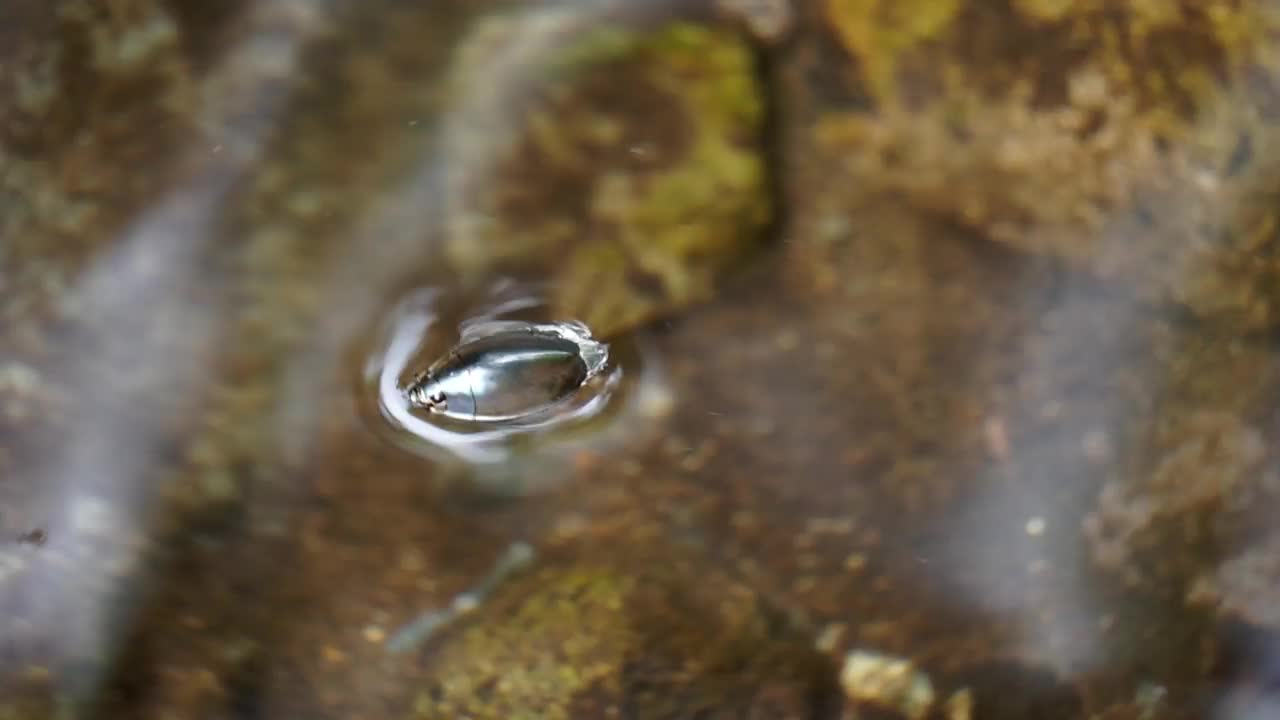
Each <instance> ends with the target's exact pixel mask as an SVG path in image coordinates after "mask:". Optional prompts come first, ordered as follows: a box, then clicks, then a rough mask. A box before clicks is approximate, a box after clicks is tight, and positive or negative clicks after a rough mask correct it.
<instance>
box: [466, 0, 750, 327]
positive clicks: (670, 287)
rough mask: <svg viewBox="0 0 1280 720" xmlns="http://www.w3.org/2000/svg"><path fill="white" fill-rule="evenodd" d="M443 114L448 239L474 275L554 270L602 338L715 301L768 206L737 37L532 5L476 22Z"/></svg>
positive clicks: (560, 304)
mask: <svg viewBox="0 0 1280 720" xmlns="http://www.w3.org/2000/svg"><path fill="white" fill-rule="evenodd" d="M455 87H456V91H457V92H458V93H459V96H458V97H459V102H458V103H457V105H456V107H455V109H454V111H453V112H452V114H451V115H450V117H449V118H448V119H447V121H446V123H445V128H446V129H445V134H444V142H445V148H446V149H445V153H446V167H447V170H446V172H447V174H448V179H447V181H446V183H445V185H446V187H445V196H446V201H445V202H446V208H445V214H446V218H445V225H446V227H445V233H446V246H447V255H448V258H449V261H450V263H451V264H452V265H453V266H454V267H455V268H456V269H457V270H458V271H460V272H461V273H462V274H463V275H464V276H466V277H477V276H484V275H486V274H488V273H491V272H493V271H495V270H498V269H515V270H518V271H520V272H525V273H528V272H535V273H538V274H540V275H542V276H544V277H547V278H549V281H550V283H549V284H550V285H551V287H552V288H553V290H552V295H553V296H552V305H553V310H554V311H555V315H556V316H558V317H575V318H578V319H581V320H583V321H584V322H586V323H587V324H588V325H589V326H590V327H591V328H592V329H593V330H594V331H595V332H596V334H597V335H599V336H601V337H608V336H610V335H612V334H615V333H617V332H619V331H620V330H623V329H626V328H629V327H632V326H634V325H636V324H638V323H642V322H645V321H648V320H651V319H653V318H655V317H657V316H659V315H661V314H664V313H670V312H671V311H673V310H676V309H679V308H681V307H685V306H688V305H690V304H691V303H695V302H699V301H702V300H706V299H708V298H709V297H710V296H711V294H712V293H713V291H714V288H715V285H716V281H717V279H718V277H719V276H720V275H721V274H722V273H723V271H724V270H725V268H726V267H727V266H729V265H731V264H732V263H733V262H734V261H736V260H739V259H740V258H742V257H743V256H744V255H746V254H748V253H749V251H750V250H751V249H752V248H754V247H755V246H756V245H757V244H758V243H759V241H760V240H761V239H762V234H763V232H764V229H765V227H766V225H767V224H768V222H769V221H770V218H771V217H772V208H771V202H770V200H771V199H770V197H769V194H768V189H767V180H766V166H765V165H766V164H765V160H764V157H763V144H764V137H763V128H764V121H765V111H764V105H765V100H764V93H763V90H762V88H761V87H760V84H759V83H758V81H757V69H756V58H755V56H754V54H753V52H752V50H751V48H750V46H749V45H748V44H747V42H746V41H745V39H744V38H743V37H740V36H739V35H738V34H737V33H735V32H732V31H729V30H725V29H719V28H717V27H714V26H711V25H703V24H698V23H695V22H692V21H688V20H681V19H668V20H662V21H652V20H650V21H647V22H645V23H643V24H642V23H639V22H633V23H630V24H625V23H623V22H622V21H621V20H619V19H617V18H611V17H604V18H602V17H600V16H599V15H598V14H596V13H590V12H588V13H585V14H584V13H580V12H579V11H578V10H577V9H573V10H541V11H536V12H530V13H524V14H519V15H515V16H510V17H499V18H496V19H491V20H488V21H486V22H485V23H482V24H481V26H480V27H479V28H478V29H477V31H476V32H475V33H474V34H473V35H472V36H471V37H470V38H469V39H468V40H467V41H466V42H465V43H464V46H463V47H462V48H461V50H460V53H459V55H458V56H457V68H456V75H455Z"/></svg>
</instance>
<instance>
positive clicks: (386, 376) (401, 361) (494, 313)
mask: <svg viewBox="0 0 1280 720" xmlns="http://www.w3.org/2000/svg"><path fill="white" fill-rule="evenodd" d="M449 300H450V298H449V297H448V296H447V294H446V293H445V292H444V291H443V290H441V289H437V288H428V289H422V290H418V291H416V292H414V293H412V294H411V295H410V296H409V297H408V298H406V299H405V300H403V301H402V302H401V303H400V304H399V305H398V306H397V307H396V308H394V310H393V311H392V312H391V313H390V314H389V316H388V320H387V327H386V330H385V337H386V340H385V347H383V348H380V349H379V350H378V351H377V352H376V353H375V354H374V355H373V356H372V357H371V358H370V359H369V361H368V362H367V364H366V368H365V376H366V382H368V383H370V385H371V388H372V389H373V390H374V394H375V397H376V401H377V409H378V411H379V413H380V415H381V417H382V419H383V420H385V424H386V425H388V426H389V428H390V430H391V431H392V432H390V433H386V432H384V433H383V434H384V435H388V436H389V437H390V438H391V439H392V440H393V441H394V442H396V443H397V444H398V445H400V446H401V447H405V448H408V449H411V450H413V451H414V452H417V453H421V454H422V455H423V456H424V457H428V458H433V459H435V460H437V461H442V462H450V461H453V462H457V461H462V462H464V463H466V464H467V465H470V466H472V467H471V471H473V472H478V473H479V474H480V476H481V477H485V478H489V479H490V481H492V479H493V478H495V477H499V478H502V480H501V481H499V482H498V483H497V485H498V486H500V487H502V488H504V492H512V491H515V492H518V493H524V492H528V491H531V490H533V489H534V488H542V487H546V486H548V485H550V484H552V483H553V481H554V480H555V479H556V477H557V476H560V475H562V474H563V470H554V469H551V468H554V467H560V468H563V467H564V466H565V465H566V464H567V463H569V462H570V461H571V460H572V458H573V457H574V456H575V455H577V454H580V453H583V452H588V451H589V452H591V453H600V452H604V451H607V449H608V448H610V447H616V446H618V444H619V443H626V444H628V445H629V446H631V447H636V446H637V445H638V444H640V443H643V442H645V438H646V436H647V435H648V433H647V432H646V428H647V427H652V425H653V422H652V418H653V416H654V415H655V414H658V413H660V412H661V411H662V410H665V409H666V408H667V407H668V406H669V401H668V400H667V399H666V398H667V390H666V389H665V386H664V384H663V382H662V379H661V374H660V372H659V367H660V365H659V363H658V361H657V359H656V358H655V357H653V354H652V352H651V351H648V350H646V349H645V348H646V344H645V342H643V340H642V339H636V338H623V339H620V340H619V341H616V342H615V343H614V346H615V347H617V348H618V352H617V353H616V354H615V355H614V359H613V361H612V362H610V355H609V352H608V351H607V349H606V346H604V345H603V344H600V343H597V342H596V341H595V340H593V339H592V338H591V337H590V335H589V333H587V332H585V331H586V328H585V326H581V325H580V324H575V323H564V324H560V325H554V324H553V325H546V324H537V323H533V324H531V323H528V322H525V321H518V320H512V319H510V318H512V317H521V316H524V317H530V316H535V317H536V314H537V313H539V312H544V311H545V303H544V301H543V300H542V299H540V298H539V296H538V295H537V294H536V293H535V292H534V291H532V290H530V289H528V288H521V287H520V286H518V285H514V284H511V283H509V282H499V283H497V284H495V286H494V287H493V288H492V289H491V291H490V299H489V300H488V301H483V302H475V301H473V302H471V303H470V304H468V303H463V305H464V309H463V310H462V311H460V312H459V313H458V314H461V315H462V316H463V318H464V319H463V320H462V321H460V322H459V323H458V324H457V327H458V330H457V331H456V332H455V333H445V337H450V338H453V339H454V341H457V342H460V343H461V344H462V345H463V346H465V345H466V344H467V343H469V342H473V341H476V340H480V339H483V338H492V337H494V336H495V335H494V334H495V333H508V332H516V333H521V332H526V331H527V330H528V329H529V328H530V327H536V328H551V329H552V330H551V331H553V332H555V333H557V335H556V337H558V338H560V339H562V340H563V341H564V342H567V343H569V345H570V346H572V347H573V348H574V351H575V352H578V353H580V354H581V358H582V363H583V366H582V373H581V381H582V382H580V383H578V384H577V386H576V387H575V388H573V391H572V392H567V393H564V394H563V397H558V398H556V402H554V403H551V404H549V405H548V406H545V407H539V408H537V409H536V411H533V412H528V413H522V414H519V415H518V416H501V417H496V418H493V417H489V418H482V419H483V420H488V422H476V418H475V417H474V410H473V409H472V408H474V407H478V406H479V403H478V402H476V401H475V400H472V399H471V398H472V397H473V393H474V394H475V395H474V397H478V396H479V395H480V394H481V393H482V392H483V391H484V388H483V387H481V388H477V383H479V384H483V383H484V381H485V380H486V378H487V374H488V373H491V372H506V370H507V369H506V368H504V367H502V364H501V363H497V364H495V365H493V366H492V367H489V368H482V370H483V371H484V372H480V373H477V372H476V371H475V370H472V371H471V372H470V373H468V375H467V376H466V377H465V378H463V379H465V382H466V387H465V388H461V387H460V386H459V388H454V387H453V386H452V385H451V384H449V383H450V382H462V379H458V378H457V377H456V376H454V377H453V378H452V379H449V378H445V380H446V381H445V382H426V383H424V376H423V373H422V372H421V371H417V370H416V369H417V368H419V367H421V363H420V359H421V358H422V357H424V356H425V357H433V356H438V355H439V354H440V352H441V349H442V347H443V348H448V347H449V345H448V344H445V343H442V342H441V341H440V335H441V329H442V328H441V323H442V315H443V314H444V313H445V312H446V308H447V307H448V306H449V305H450V302H449ZM454 304H455V305H456V302H455V303H454ZM446 342H449V341H446ZM449 352H452V351H449ZM450 358H452V356H451V355H449V354H448V353H446V357H445V361H449V360H450ZM506 359H507V360H512V359H514V358H512V357H508V358H506ZM520 359H522V360H524V359H527V358H523V357H521V358H520ZM415 361H418V362H415ZM432 367H433V368H435V369H437V370H439V369H440V367H441V366H440V365H439V363H438V362H437V363H435V364H433V365H432ZM406 379H408V382H406ZM508 380H509V379H508V378H506V377H503V378H499V382H498V383H497V384H498V385H500V386H503V387H505V386H507V385H509V384H510V383H509V382H508ZM406 388H407V389H406ZM455 390H458V391H459V396H458V398H456V399H451V400H450V403H452V405H451V410H453V412H437V411H435V410H434V409H433V408H432V406H431V403H430V401H429V396H430V395H433V394H435V393H438V392H443V393H448V394H450V395H452V394H453V393H454V392H455ZM423 392H425V396H423V398H422V399H420V398H419V394H420V393H423ZM522 392H523V390H522ZM462 396H465V397H466V398H467V399H469V400H470V402H471V403H474V404H473V405H466V406H464V405H463V404H462V403H461V398H462ZM423 400H426V402H424V401H423ZM459 408H461V409H459ZM646 417H648V418H649V420H646ZM493 420H501V421H502V422H493ZM380 429H381V426H380ZM517 466H518V467H519V475H520V477H519V479H518V480H517V479H513V478H512V476H511V473H512V472H514V471H515V470H516V469H517ZM495 473H497V475H495Z"/></svg>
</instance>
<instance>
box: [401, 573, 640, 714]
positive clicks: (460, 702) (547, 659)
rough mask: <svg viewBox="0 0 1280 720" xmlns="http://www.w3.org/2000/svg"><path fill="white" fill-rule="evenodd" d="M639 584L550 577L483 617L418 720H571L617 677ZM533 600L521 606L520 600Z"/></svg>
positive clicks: (447, 655)
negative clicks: (591, 691) (583, 695)
mask: <svg viewBox="0 0 1280 720" xmlns="http://www.w3.org/2000/svg"><path fill="white" fill-rule="evenodd" d="M632 585H633V581H632V580H630V579H627V578H624V577H620V576H618V575H615V574H613V573H612V572H610V571H608V570H604V569H597V568H591V567H574V568H569V569H563V570H552V571H544V572H542V573H538V574H535V575H533V576H530V577H529V578H528V580H526V581H524V582H521V583H519V584H518V585H513V586H511V588H510V591H509V592H507V593H505V594H504V596H503V597H502V598H501V599H499V601H498V604H495V605H494V606H491V607H486V608H483V609H481V611H479V613H477V614H476V615H475V616H472V617H473V620H469V621H468V622H469V623H470V627H468V629H466V630H465V631H464V633H463V636H462V637H461V638H459V639H457V640H456V641H455V642H452V643H450V644H448V645H447V646H446V648H445V652H443V653H442V655H441V656H440V657H439V659H438V661H437V663H436V665H435V667H437V668H438V673H437V674H436V678H435V683H434V687H433V688H431V689H429V690H425V691H423V692H422V693H421V694H420V695H419V696H418V699H417V701H416V703H415V706H414V717H416V718H423V719H435V718H440V719H442V720H443V719H446V718H447V719H450V720H452V719H453V718H459V717H470V718H473V720H488V719H492V720H522V719H524V718H529V719H530V720H535V719H540V718H545V719H546V720H562V719H564V720H567V718H569V712H568V705H569V703H570V702H571V701H572V699H573V697H574V695H575V694H577V693H579V692H581V691H583V690H585V689H587V688H589V687H592V686H593V685H596V684H597V683H600V682H604V681H606V680H607V679H608V678H611V677H614V676H616V675H617V672H618V668H619V667H620V665H621V662H622V658H623V653H624V652H625V650H626V649H627V648H628V647H629V646H630V644H631V639H632V630H631V628H630V627H629V625H628V622H627V618H626V616H625V615H624V614H623V613H622V612H621V610H622V606H623V601H624V599H625V598H626V596H627V594H628V593H629V592H630V590H631V587H632ZM520 591H525V592H529V593H530V594H529V595H528V596H527V597H525V598H523V599H521V598H519V597H516V598H515V599H514V601H513V600H512V595H513V594H518V592H520Z"/></svg>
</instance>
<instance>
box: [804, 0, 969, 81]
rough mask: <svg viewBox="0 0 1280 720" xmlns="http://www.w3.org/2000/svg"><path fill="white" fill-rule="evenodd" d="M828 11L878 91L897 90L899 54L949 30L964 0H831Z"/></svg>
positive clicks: (843, 40)
mask: <svg viewBox="0 0 1280 720" xmlns="http://www.w3.org/2000/svg"><path fill="white" fill-rule="evenodd" d="M826 6H827V17H828V20H829V22H830V23H831V26H832V27H833V28H834V29H835V31H836V33H837V34H838V35H839V36H840V40H841V42H843V43H844V45H845V47H846V48H848V49H849V51H850V52H852V53H853V54H855V55H856V56H857V58H858V62H859V63H861V64H862V66H863V68H864V76H865V79H866V83H867V85H868V87H869V88H870V89H871V92H872V94H873V95H874V96H876V97H885V96H887V95H889V94H891V93H892V92H893V90H894V74H895V72H896V70H897V61H898V55H899V54H900V53H902V52H904V51H906V50H909V49H911V48H913V47H915V46H916V45H918V44H920V43H923V42H925V41H927V40H929V39H931V38H933V37H934V36H936V35H938V34H939V33H940V32H942V31H944V30H946V28H947V26H948V25H950V23H951V20H952V19H953V18H954V17H955V16H956V13H957V12H959V10H960V6H961V0H827V3H826Z"/></svg>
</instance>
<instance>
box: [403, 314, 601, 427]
mask: <svg viewBox="0 0 1280 720" xmlns="http://www.w3.org/2000/svg"><path fill="white" fill-rule="evenodd" d="M586 378H587V364H586V362H585V361H584V360H583V359H582V356H581V355H580V354H579V351H578V345H577V344H576V343H574V342H573V341H571V340H567V339H564V338H559V337H554V336H549V335H541V334H537V333H532V332H519V331H513V332H510V333H500V334H496V335H491V336H489V337H484V338H480V339H477V340H473V341H471V342H467V343H464V344H462V345H460V346H458V347H457V348H455V349H454V350H453V351H452V352H450V353H449V354H448V355H447V356H445V357H444V358H443V359H442V360H440V361H439V362H438V363H436V364H435V365H433V366H432V367H431V368H430V369H429V370H428V371H427V373H426V375H425V376H423V378H422V379H421V380H419V381H418V382H417V383H415V385H414V387H413V388H412V389H411V390H410V398H411V399H412V400H413V401H414V402H416V403H418V404H420V405H423V406H425V407H426V408H427V409H429V410H430V411H431V412H433V413H438V414H440V415H442V416H445V417H451V418H455V419H458V420H468V421H481V422H499V421H504V420H515V419H519V418H521V417H525V416H528V415H532V414H535V413H538V412H539V411H541V410H545V409H547V408H548V407H549V406H551V405H554V404H556V403H557V402H559V401H561V400H564V399H565V398H566V397H568V396H569V395H571V394H572V393H573V392H574V391H575V390H577V389H578V388H579V387H581V386H582V383H583V382H584V381H585V380H586Z"/></svg>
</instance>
